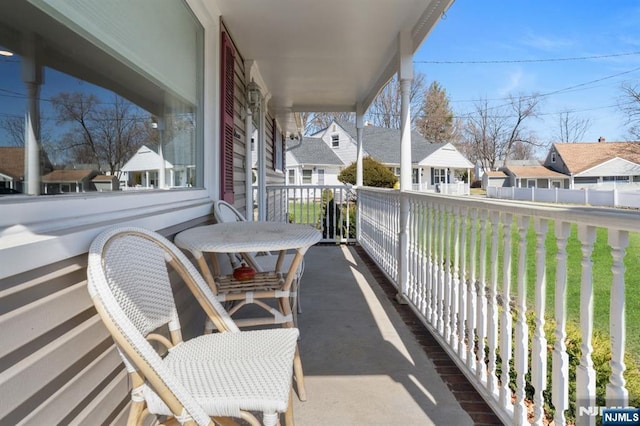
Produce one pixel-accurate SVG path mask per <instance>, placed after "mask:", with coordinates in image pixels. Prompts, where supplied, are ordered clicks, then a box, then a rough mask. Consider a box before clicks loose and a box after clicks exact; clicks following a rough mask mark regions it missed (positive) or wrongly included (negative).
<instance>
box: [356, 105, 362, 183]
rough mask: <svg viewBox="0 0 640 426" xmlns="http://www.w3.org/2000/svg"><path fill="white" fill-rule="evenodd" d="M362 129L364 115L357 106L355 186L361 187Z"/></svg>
mask: <svg viewBox="0 0 640 426" xmlns="http://www.w3.org/2000/svg"><path fill="white" fill-rule="evenodd" d="M363 127H364V113H363V112H362V108H361V107H360V106H358V108H356V139H357V143H358V148H357V154H356V186H357V187H361V186H362V180H363V177H362V176H363V172H362V130H363Z"/></svg>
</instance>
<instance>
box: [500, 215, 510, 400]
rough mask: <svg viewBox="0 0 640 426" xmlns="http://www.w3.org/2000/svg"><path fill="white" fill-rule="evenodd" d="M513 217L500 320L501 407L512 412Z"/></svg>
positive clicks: (506, 226) (506, 233)
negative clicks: (510, 375) (510, 381)
mask: <svg viewBox="0 0 640 426" xmlns="http://www.w3.org/2000/svg"><path fill="white" fill-rule="evenodd" d="M512 224H513V216H511V214H509V213H505V215H504V222H503V224H502V235H503V240H504V249H503V254H504V255H503V258H502V316H501V318H500V326H501V327H500V358H501V359H502V364H501V369H502V375H501V376H500V381H501V383H500V405H502V406H503V407H505V408H507V410H509V411H510V410H511V389H510V388H509V380H510V377H509V372H510V366H509V361H510V360H511V322H512V321H511V303H510V302H511V225H512Z"/></svg>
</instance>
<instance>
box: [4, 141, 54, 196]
mask: <svg viewBox="0 0 640 426" xmlns="http://www.w3.org/2000/svg"><path fill="white" fill-rule="evenodd" d="M40 163H41V166H40V167H41V170H40V173H41V174H46V173H49V172H50V171H51V170H53V167H52V165H51V162H50V161H49V157H48V156H47V154H46V153H45V152H42V154H41V160H40ZM23 185H24V148H23V147H11V146H0V188H9V189H15V190H16V191H18V192H24V188H23Z"/></svg>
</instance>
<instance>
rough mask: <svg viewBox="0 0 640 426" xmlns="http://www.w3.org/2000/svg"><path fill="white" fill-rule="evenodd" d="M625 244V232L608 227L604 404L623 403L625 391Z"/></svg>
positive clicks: (627, 242)
mask: <svg viewBox="0 0 640 426" xmlns="http://www.w3.org/2000/svg"><path fill="white" fill-rule="evenodd" d="M628 244H629V232H628V231H618V230H613V229H609V245H610V246H611V254H612V255H613V266H611V271H612V272H613V282H612V283H611V302H610V308H609V312H610V316H609V334H610V335H611V361H609V364H610V365H611V376H609V383H607V392H606V393H607V405H608V406H610V407H627V406H628V405H629V392H628V391H627V388H626V387H625V383H626V381H625V379H624V371H625V370H626V368H627V367H626V366H625V364H624V348H625V343H626V325H625V295H624V287H625V285H624V255H625V252H626V248H627V245H628Z"/></svg>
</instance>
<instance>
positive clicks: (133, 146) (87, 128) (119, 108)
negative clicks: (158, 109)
mask: <svg viewBox="0 0 640 426" xmlns="http://www.w3.org/2000/svg"><path fill="white" fill-rule="evenodd" d="M51 103H52V106H53V108H54V111H55V112H56V115H57V123H58V124H60V125H62V124H68V125H70V129H69V131H68V132H67V133H66V134H65V135H64V136H63V140H62V145H63V146H64V147H65V148H66V149H67V150H68V153H69V155H70V157H71V159H72V160H74V161H77V162H83V163H96V164H97V165H98V166H99V167H100V169H102V170H108V171H110V172H111V173H112V174H115V173H116V172H117V171H119V170H120V168H121V167H122V166H123V165H124V163H125V162H126V161H127V160H128V159H129V158H131V156H132V155H133V154H134V153H135V151H136V150H137V149H138V148H139V147H140V145H141V144H142V143H143V141H144V140H145V137H146V136H147V135H148V131H147V130H146V128H145V126H144V122H145V121H150V120H149V119H148V118H146V119H145V117H143V116H142V115H141V113H140V110H138V109H137V108H135V106H134V105H133V104H131V103H130V102H129V101H127V100H125V99H124V98H121V97H119V96H117V95H114V98H113V102H111V103H108V104H107V103H102V102H101V101H100V99H98V97H96V96H95V95H93V94H87V93H83V92H73V93H67V92H63V93H60V94H58V95H56V96H54V97H53V98H52V99H51Z"/></svg>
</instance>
